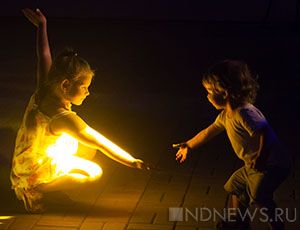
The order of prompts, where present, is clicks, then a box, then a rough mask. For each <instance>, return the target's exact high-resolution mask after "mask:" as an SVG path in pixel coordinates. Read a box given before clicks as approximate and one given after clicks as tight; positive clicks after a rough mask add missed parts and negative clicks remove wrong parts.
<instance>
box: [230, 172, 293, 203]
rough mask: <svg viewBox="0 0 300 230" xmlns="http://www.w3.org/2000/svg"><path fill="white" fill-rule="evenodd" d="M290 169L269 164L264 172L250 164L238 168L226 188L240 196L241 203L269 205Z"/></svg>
mask: <svg viewBox="0 0 300 230" xmlns="http://www.w3.org/2000/svg"><path fill="white" fill-rule="evenodd" d="M289 172H290V169H285V168H281V167H276V166H268V167H267V168H266V170H264V171H263V172H261V171H258V170H256V169H253V168H250V167H248V166H243V167H242V168H240V169H238V170H236V171H235V172H234V173H233V174H232V176H231V177H230V178H229V180H228V181H227V182H226V184H225V185H224V189H225V190H226V191H227V192H228V193H230V194H234V195H236V196H237V197H238V198H239V201H240V203H241V205H243V206H244V207H248V206H249V204H250V205H252V204H254V203H257V204H261V205H263V206H268V205H269V204H270V203H272V202H273V193H274V191H275V190H276V189H277V188H278V186H279V185H280V184H281V183H282V182H283V181H284V180H285V179H286V178H287V177H288V175H289Z"/></svg>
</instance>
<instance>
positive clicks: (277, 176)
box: [174, 60, 291, 229]
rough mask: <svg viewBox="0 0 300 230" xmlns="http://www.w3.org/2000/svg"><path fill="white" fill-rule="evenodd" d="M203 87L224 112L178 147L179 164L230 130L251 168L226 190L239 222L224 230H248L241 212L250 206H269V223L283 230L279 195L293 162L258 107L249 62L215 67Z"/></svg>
mask: <svg viewBox="0 0 300 230" xmlns="http://www.w3.org/2000/svg"><path fill="white" fill-rule="evenodd" d="M202 84H203V86H204V88H205V89H206V91H207V99H208V100H209V102H210V103H211V104H212V105H213V106H214V107H215V108H216V109H217V110H221V112H220V114H219V115H218V116H217V118H216V120H215V121H214V123H212V124H211V125H210V126H208V127H207V128H206V129H204V130H202V131H201V132H199V133H198V134H197V135H196V136H195V137H193V138H192V139H190V140H188V141H187V142H184V143H180V144H177V145H174V147H178V148H179V150H178V152H177V154H176V160H180V162H181V163H182V162H183V161H184V160H185V159H186V157H187V155H188V154H189V153H190V150H192V149H195V148H196V147H199V146H201V145H202V144H203V143H205V142H206V141H208V140H210V139H211V138H213V137H214V136H216V135H218V134H219V133H221V132H223V131H226V133H227V135H228V138H229V140H230V142H231V145H232V147H233V150H234V152H235V153H236V155H237V156H238V158H240V159H241V160H243V161H244V163H245V165H244V166H243V167H242V168H240V169H238V170H237V171H235V172H234V173H233V175H232V176H231V177H230V178H229V180H228V181H227V182H226V184H225V186H224V188H225V190H226V191H227V192H228V193H229V194H231V205H230V206H231V207H232V208H235V210H236V216H235V218H236V220H237V221H235V222H226V221H224V222H222V223H221V224H220V225H219V227H223V228H226V227H227V228H228V229H235V227H245V225H247V223H245V222H243V221H241V218H240V217H241V215H239V214H242V213H244V212H245V211H246V209H247V208H248V205H249V204H255V205H256V206H257V207H259V208H262V207H264V208H265V209H264V210H265V212H266V214H267V215H268V218H269V220H271V219H272V220H273V221H272V220H271V221H269V224H270V226H271V227H272V229H282V228H283V223H282V222H281V221H280V220H279V221H274V220H275V218H274V215H275V207H276V206H275V203H274V201H273V193H274V191H275V190H276V188H277V187H278V186H279V185H280V184H281V183H282V182H283V181H284V180H285V179H286V178H287V176H288V174H289V170H290V166H291V160H290V157H289V155H288V154H287V153H286V152H285V151H284V150H283V148H282V147H281V145H280V143H279V141H278V139H277V137H276V135H275V133H274V132H273V130H272V128H271V126H270V125H269V123H268V122H267V120H266V118H265V117H264V116H263V114H262V113H261V111H259V109H257V108H256V107H255V106H254V105H253V102H254V100H255V97H256V94H257V90H258V84H257V82H256V81H255V80H254V79H253V78H252V77H251V74H250V71H249V69H248V66H247V65H246V64H245V63H243V62H241V61H235V60H225V61H222V62H220V63H218V64H216V65H214V66H212V67H211V68H210V69H209V71H208V72H207V73H206V74H205V75H204V77H203V79H202ZM260 210H262V209H260Z"/></svg>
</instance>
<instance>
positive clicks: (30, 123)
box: [26, 48, 94, 128]
mask: <svg viewBox="0 0 300 230" xmlns="http://www.w3.org/2000/svg"><path fill="white" fill-rule="evenodd" d="M87 75H89V76H94V71H93V70H92V69H91V67H90V65H89V63H88V62H87V61H86V60H84V59H83V58H81V57H79V56H78V54H77V53H76V52H75V51H74V50H72V49H70V48H66V49H64V50H63V51H62V52H61V53H59V54H58V55H57V57H56V58H55V59H54V61H53V63H52V65H51V68H50V70H49V73H48V75H47V76H46V79H45V81H44V82H41V85H40V86H39V89H38V94H37V98H36V100H37V103H38V104H39V103H40V101H41V100H42V99H43V98H44V97H45V96H46V95H47V94H49V93H51V90H52V89H53V87H54V86H55V85H56V84H59V83H60V82H61V81H63V80H64V79H68V80H70V81H78V80H80V78H81V77H82V76H87ZM34 110H37V108H35V109H34ZM34 110H32V111H30V112H29V113H28V117H27V119H26V126H27V128H33V127H34V126H35V125H36V122H35V115H36V111H34Z"/></svg>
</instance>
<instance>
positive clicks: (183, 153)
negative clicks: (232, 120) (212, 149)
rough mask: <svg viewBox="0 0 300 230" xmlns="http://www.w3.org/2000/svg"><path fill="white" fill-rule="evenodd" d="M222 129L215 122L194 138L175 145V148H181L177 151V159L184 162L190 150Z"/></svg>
mask: <svg viewBox="0 0 300 230" xmlns="http://www.w3.org/2000/svg"><path fill="white" fill-rule="evenodd" d="M222 131H223V129H220V128H218V127H217V126H215V125H214V124H211V125H210V126H208V127H207V128H206V129H203V130H201V131H200V132H199V133H198V134H197V135H196V136H194V137H193V138H192V139H190V140H188V141H186V142H184V143H180V144H175V145H173V147H174V148H179V150H178V151H177V153H176V160H180V163H182V162H184V161H185V159H186V157H187V154H188V153H189V152H190V150H192V149H195V148H197V147H199V146H201V145H202V144H204V143H205V142H207V141H209V140H210V139H211V138H213V137H214V136H216V135H218V134H219V133H221V132H222Z"/></svg>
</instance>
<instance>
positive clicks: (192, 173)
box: [173, 158, 199, 230]
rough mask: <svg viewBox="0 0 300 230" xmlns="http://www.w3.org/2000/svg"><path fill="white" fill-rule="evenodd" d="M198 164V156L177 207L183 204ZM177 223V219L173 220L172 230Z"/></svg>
mask: <svg viewBox="0 0 300 230" xmlns="http://www.w3.org/2000/svg"><path fill="white" fill-rule="evenodd" d="M198 164H199V160H198V158H197V161H196V162H195V163H194V166H193V169H192V172H191V175H190V176H189V179H188V183H187V186H186V188H185V192H184V195H183V197H182V200H181V202H180V205H179V207H182V206H183V204H184V201H185V198H186V195H187V193H188V191H189V189H190V186H191V182H192V178H193V175H194V172H195V171H196V169H197V167H198ZM177 223H178V221H175V222H174V225H173V230H175V229H176V226H177Z"/></svg>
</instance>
